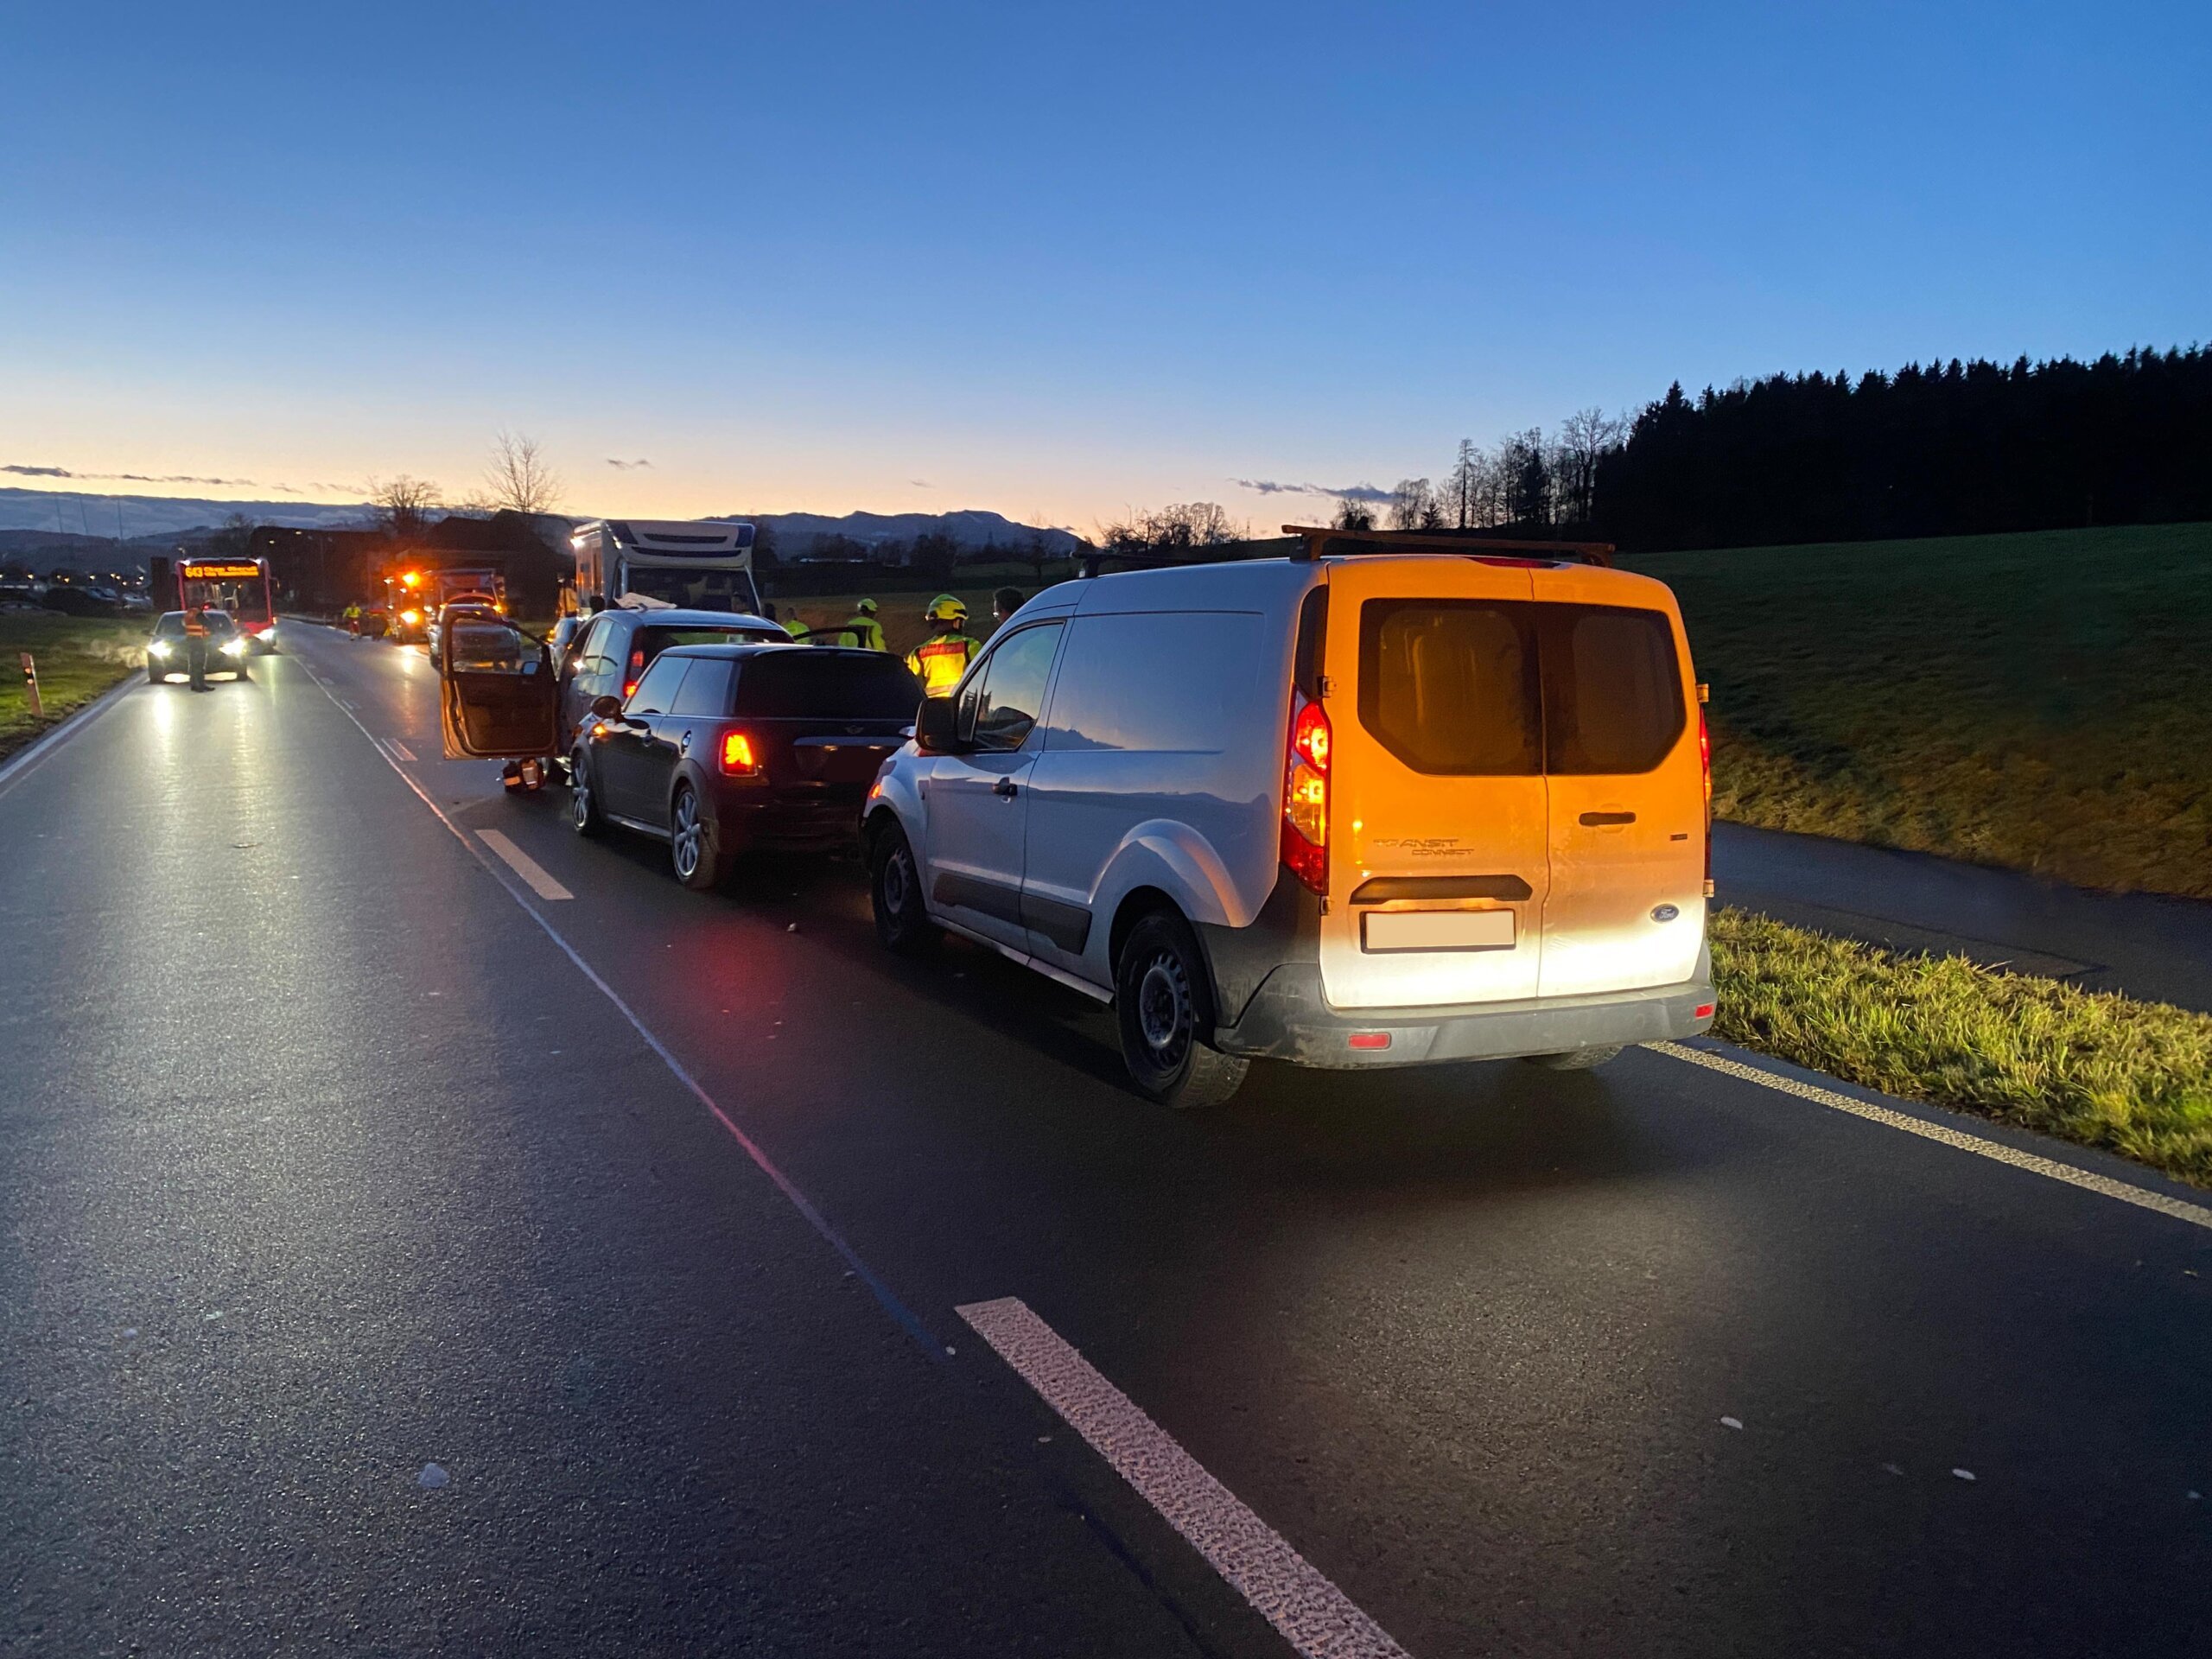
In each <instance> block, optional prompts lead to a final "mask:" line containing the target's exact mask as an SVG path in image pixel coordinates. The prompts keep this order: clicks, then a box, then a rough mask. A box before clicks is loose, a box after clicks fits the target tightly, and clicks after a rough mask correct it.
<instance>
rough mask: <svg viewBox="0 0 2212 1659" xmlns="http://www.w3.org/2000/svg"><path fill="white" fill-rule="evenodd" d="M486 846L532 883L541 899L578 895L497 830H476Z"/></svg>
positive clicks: (531, 885) (532, 887) (569, 897)
mask: <svg viewBox="0 0 2212 1659" xmlns="http://www.w3.org/2000/svg"><path fill="white" fill-rule="evenodd" d="M476 834H477V836H478V837H479V838H480V840H482V842H484V844H485V845H486V847H489V848H490V849H492V850H493V852H495V853H497V854H498V855H499V856H500V858H501V859H502V860H504V861H505V863H506V867H507V868H509V869H511V870H512V871H513V872H514V873H515V874H517V875H518V876H520V877H522V879H523V880H525V881H527V882H529V883H530V890H531V892H532V893H536V894H537V896H538V897H539V898H541V899H573V898H575V896H576V895H575V893H570V892H569V890H568V889H567V888H566V887H563V886H562V885H561V884H560V883H559V882H558V881H556V880H554V879H553V877H552V876H551V874H549V873H548V872H547V870H546V868H545V867H544V866H543V864H540V863H539V862H538V861H537V860H536V859H534V858H532V857H531V855H529V854H528V853H525V852H524V851H523V849H521V848H519V847H518V846H516V845H515V844H514V842H512V841H509V840H508V839H507V838H506V837H505V836H503V835H501V834H500V833H499V831H498V830H497V829H479V830H478V831H477V832H476Z"/></svg>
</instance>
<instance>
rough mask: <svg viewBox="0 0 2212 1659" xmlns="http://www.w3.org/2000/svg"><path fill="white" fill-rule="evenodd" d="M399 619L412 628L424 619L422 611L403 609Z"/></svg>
mask: <svg viewBox="0 0 2212 1659" xmlns="http://www.w3.org/2000/svg"><path fill="white" fill-rule="evenodd" d="M399 620H401V621H403V622H404V623H405V624H406V625H407V626H409V627H410V628H411V627H413V626H415V625H416V623H417V622H420V621H421V620H423V613H422V612H420V611H402V612H401V613H399Z"/></svg>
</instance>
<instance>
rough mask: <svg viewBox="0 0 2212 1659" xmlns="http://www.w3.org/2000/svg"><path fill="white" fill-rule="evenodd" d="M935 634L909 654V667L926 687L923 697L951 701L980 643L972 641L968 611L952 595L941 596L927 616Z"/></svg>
mask: <svg viewBox="0 0 2212 1659" xmlns="http://www.w3.org/2000/svg"><path fill="white" fill-rule="evenodd" d="M923 616H924V620H926V621H927V622H928V623H929V625H930V626H931V628H933V629H934V630H935V632H932V633H931V635H930V637H929V638H928V639H925V640H923V641H922V643H921V644H920V645H917V646H915V647H914V649H913V650H912V651H910V652H907V653H906V666H907V668H908V669H910V670H911V671H912V672H913V675H914V677H915V678H917V679H918V680H919V681H921V683H922V695H923V696H930V697H949V696H951V695H952V688H953V687H955V686H956V685H958V684H959V683H960V677H961V676H962V675H963V674H965V673H966V672H967V671H968V664H969V661H970V660H971V659H972V658H974V657H975V655H976V642H975V641H974V640H973V639H969V637H968V607H966V606H965V605H963V604H962V603H961V602H960V601H958V600H957V599H955V598H954V597H953V596H952V595H951V594H938V596H937V597H936V598H935V599H933V600H931V601H930V607H929V609H928V610H927V611H925V613H923Z"/></svg>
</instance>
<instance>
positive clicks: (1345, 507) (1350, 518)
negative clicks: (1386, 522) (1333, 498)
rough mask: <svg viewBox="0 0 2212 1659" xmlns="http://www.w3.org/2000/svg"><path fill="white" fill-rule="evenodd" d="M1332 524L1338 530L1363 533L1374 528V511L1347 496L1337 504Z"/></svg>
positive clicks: (1364, 503) (1365, 504)
mask: <svg viewBox="0 0 2212 1659" xmlns="http://www.w3.org/2000/svg"><path fill="white" fill-rule="evenodd" d="M1333 522H1334V524H1336V527H1337V528H1338V530H1350V531H1363V530H1372V529H1374V528H1375V509H1374V508H1373V507H1370V505H1367V503H1366V502H1364V501H1360V500H1356V499H1353V498H1352V497H1351V496H1349V495H1347V496H1343V497H1340V498H1339V499H1338V502H1337V516H1336V518H1335V519H1334V521H1333Z"/></svg>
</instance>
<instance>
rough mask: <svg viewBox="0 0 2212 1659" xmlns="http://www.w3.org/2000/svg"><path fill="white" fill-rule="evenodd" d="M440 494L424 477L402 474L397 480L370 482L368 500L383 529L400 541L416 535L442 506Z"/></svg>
mask: <svg viewBox="0 0 2212 1659" xmlns="http://www.w3.org/2000/svg"><path fill="white" fill-rule="evenodd" d="M369 499H370V501H371V502H372V504H374V505H375V507H376V509H377V516H378V518H381V519H382V520H383V521H384V527H385V529H386V530H388V531H391V533H392V534H393V535H394V536H397V537H402V538H404V537H410V536H419V535H421V534H422V532H423V527H424V526H425V525H427V524H429V522H430V514H431V513H432V512H435V510H436V509H437V508H438V507H439V506H441V505H443V502H442V492H441V491H440V490H439V488H438V486H436V485H435V484H433V483H432V482H430V480H429V479H427V478H411V477H410V476H409V475H408V474H405V473H402V474H399V475H398V476H397V477H396V478H387V479H374V478H372V479H371V480H369Z"/></svg>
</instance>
